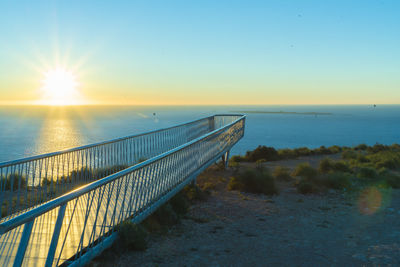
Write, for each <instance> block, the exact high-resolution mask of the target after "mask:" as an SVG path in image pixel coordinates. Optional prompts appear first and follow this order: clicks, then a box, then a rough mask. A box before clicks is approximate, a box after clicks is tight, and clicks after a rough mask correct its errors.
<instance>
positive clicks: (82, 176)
mask: <svg viewBox="0 0 400 267" xmlns="http://www.w3.org/2000/svg"><path fill="white" fill-rule="evenodd" d="M91 179H93V170H92V169H90V168H87V167H82V168H80V169H79V170H73V171H72V172H71V173H70V180H71V181H73V182H77V181H82V180H83V181H85V180H91Z"/></svg>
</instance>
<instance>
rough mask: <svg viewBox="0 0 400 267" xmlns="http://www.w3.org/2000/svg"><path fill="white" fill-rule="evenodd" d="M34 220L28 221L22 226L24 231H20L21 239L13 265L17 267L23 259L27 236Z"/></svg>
mask: <svg viewBox="0 0 400 267" xmlns="http://www.w3.org/2000/svg"><path fill="white" fill-rule="evenodd" d="M34 221H35V220H34V219H33V220H32V221H29V222H27V223H26V224H25V226H24V231H23V232H22V236H21V240H20V241H19V246H18V250H17V255H16V256H15V260H14V264H13V266H14V267H19V266H21V265H22V262H23V261H24V256H25V251H26V248H27V247H28V243H29V238H30V237H31V233H32V227H33V222H34Z"/></svg>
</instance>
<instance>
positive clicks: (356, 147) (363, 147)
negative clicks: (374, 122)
mask: <svg viewBox="0 0 400 267" xmlns="http://www.w3.org/2000/svg"><path fill="white" fill-rule="evenodd" d="M367 148H368V146H367V145H366V144H359V145H358V146H355V147H354V150H362V151H365V150H367Z"/></svg>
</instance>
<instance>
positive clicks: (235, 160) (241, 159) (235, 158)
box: [229, 155, 246, 163]
mask: <svg viewBox="0 0 400 267" xmlns="http://www.w3.org/2000/svg"><path fill="white" fill-rule="evenodd" d="M244 161H246V158H245V157H242V156H240V155H235V156H232V157H231V158H230V159H229V163H239V162H244Z"/></svg>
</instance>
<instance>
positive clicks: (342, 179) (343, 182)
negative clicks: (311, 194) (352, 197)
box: [320, 172, 352, 190]
mask: <svg viewBox="0 0 400 267" xmlns="http://www.w3.org/2000/svg"><path fill="white" fill-rule="evenodd" d="M351 178H352V176H351V175H350V174H349V173H344V172H332V173H328V174H326V175H324V176H322V177H321V178H320V184H321V185H323V186H325V187H326V188H331V189H336V190H341V189H344V188H349V187H350V185H351Z"/></svg>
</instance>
